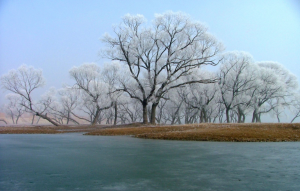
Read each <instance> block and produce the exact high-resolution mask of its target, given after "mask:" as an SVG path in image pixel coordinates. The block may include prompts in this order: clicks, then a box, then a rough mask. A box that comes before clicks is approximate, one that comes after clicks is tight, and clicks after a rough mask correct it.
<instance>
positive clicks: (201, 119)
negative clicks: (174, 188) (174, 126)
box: [199, 109, 204, 123]
mask: <svg viewBox="0 0 300 191" xmlns="http://www.w3.org/2000/svg"><path fill="white" fill-rule="evenodd" d="M203 121H204V120H203V112H202V109H201V110H200V121H199V122H200V123H203Z"/></svg>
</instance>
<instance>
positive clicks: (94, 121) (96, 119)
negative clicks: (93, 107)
mask: <svg viewBox="0 0 300 191" xmlns="http://www.w3.org/2000/svg"><path fill="white" fill-rule="evenodd" d="M99 115H100V108H99V107H98V106H97V111H96V115H95V117H94V119H93V122H92V125H96V124H97V121H98V118H99Z"/></svg>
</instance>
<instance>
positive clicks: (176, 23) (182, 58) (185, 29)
mask: <svg viewBox="0 0 300 191" xmlns="http://www.w3.org/2000/svg"><path fill="white" fill-rule="evenodd" d="M114 33H115V34H114V36H110V35H108V34H106V35H105V36H104V38H103V42H104V43H105V44H106V45H107V47H106V49H104V50H103V51H102V55H103V56H104V57H105V58H109V59H111V60H118V61H120V62H121V63H123V64H124V65H125V66H126V67H127V73H128V75H127V76H128V77H130V78H131V79H127V81H125V82H123V83H121V85H120V87H119V88H118V90H120V91H124V92H126V93H127V94H128V95H129V96H130V97H131V98H133V99H136V100H138V101H139V102H140V103H141V104H142V106H143V122H144V123H147V122H148V118H147V117H148V116H147V105H148V104H149V103H150V102H151V103H152V110H151V123H155V116H156V107H157V105H158V104H159V101H160V99H161V98H163V96H164V94H165V93H167V92H168V91H169V90H170V89H174V88H177V87H180V86H183V85H185V84H191V83H209V82H212V81H213V79H193V80H192V81H182V80H181V81H180V79H181V78H183V77H185V76H187V75H190V73H191V72H192V71H193V70H196V69H198V68H199V67H200V66H201V65H216V64H217V63H218V62H219V61H218V60H216V59H215V56H216V55H217V54H218V53H219V52H220V51H221V50H222V45H221V44H220V43H219V42H218V41H217V40H216V39H215V38H214V37H213V36H212V35H211V34H209V33H208V32H207V28H206V27H205V26H204V25H203V24H201V23H199V22H197V21H193V20H192V19H190V18H189V16H187V15H185V14H183V13H174V12H166V13H164V14H156V15H155V19H154V20H153V22H152V24H151V25H147V23H146V19H145V18H144V17H143V16H142V15H129V14H128V15H125V16H124V17H123V21H122V23H121V24H120V25H118V26H117V27H115V28H114ZM179 81H180V82H179Z"/></svg>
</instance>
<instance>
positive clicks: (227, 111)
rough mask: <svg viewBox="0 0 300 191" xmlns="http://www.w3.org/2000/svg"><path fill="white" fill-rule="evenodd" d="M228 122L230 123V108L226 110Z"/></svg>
mask: <svg viewBox="0 0 300 191" xmlns="http://www.w3.org/2000/svg"><path fill="white" fill-rule="evenodd" d="M226 121H227V123H230V118H229V109H228V108H226Z"/></svg>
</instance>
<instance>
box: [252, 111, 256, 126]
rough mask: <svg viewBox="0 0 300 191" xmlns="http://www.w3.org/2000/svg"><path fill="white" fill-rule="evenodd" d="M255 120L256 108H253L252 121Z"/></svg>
mask: <svg viewBox="0 0 300 191" xmlns="http://www.w3.org/2000/svg"><path fill="white" fill-rule="evenodd" d="M255 121H256V109H254V111H253V114H252V123H255Z"/></svg>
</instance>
